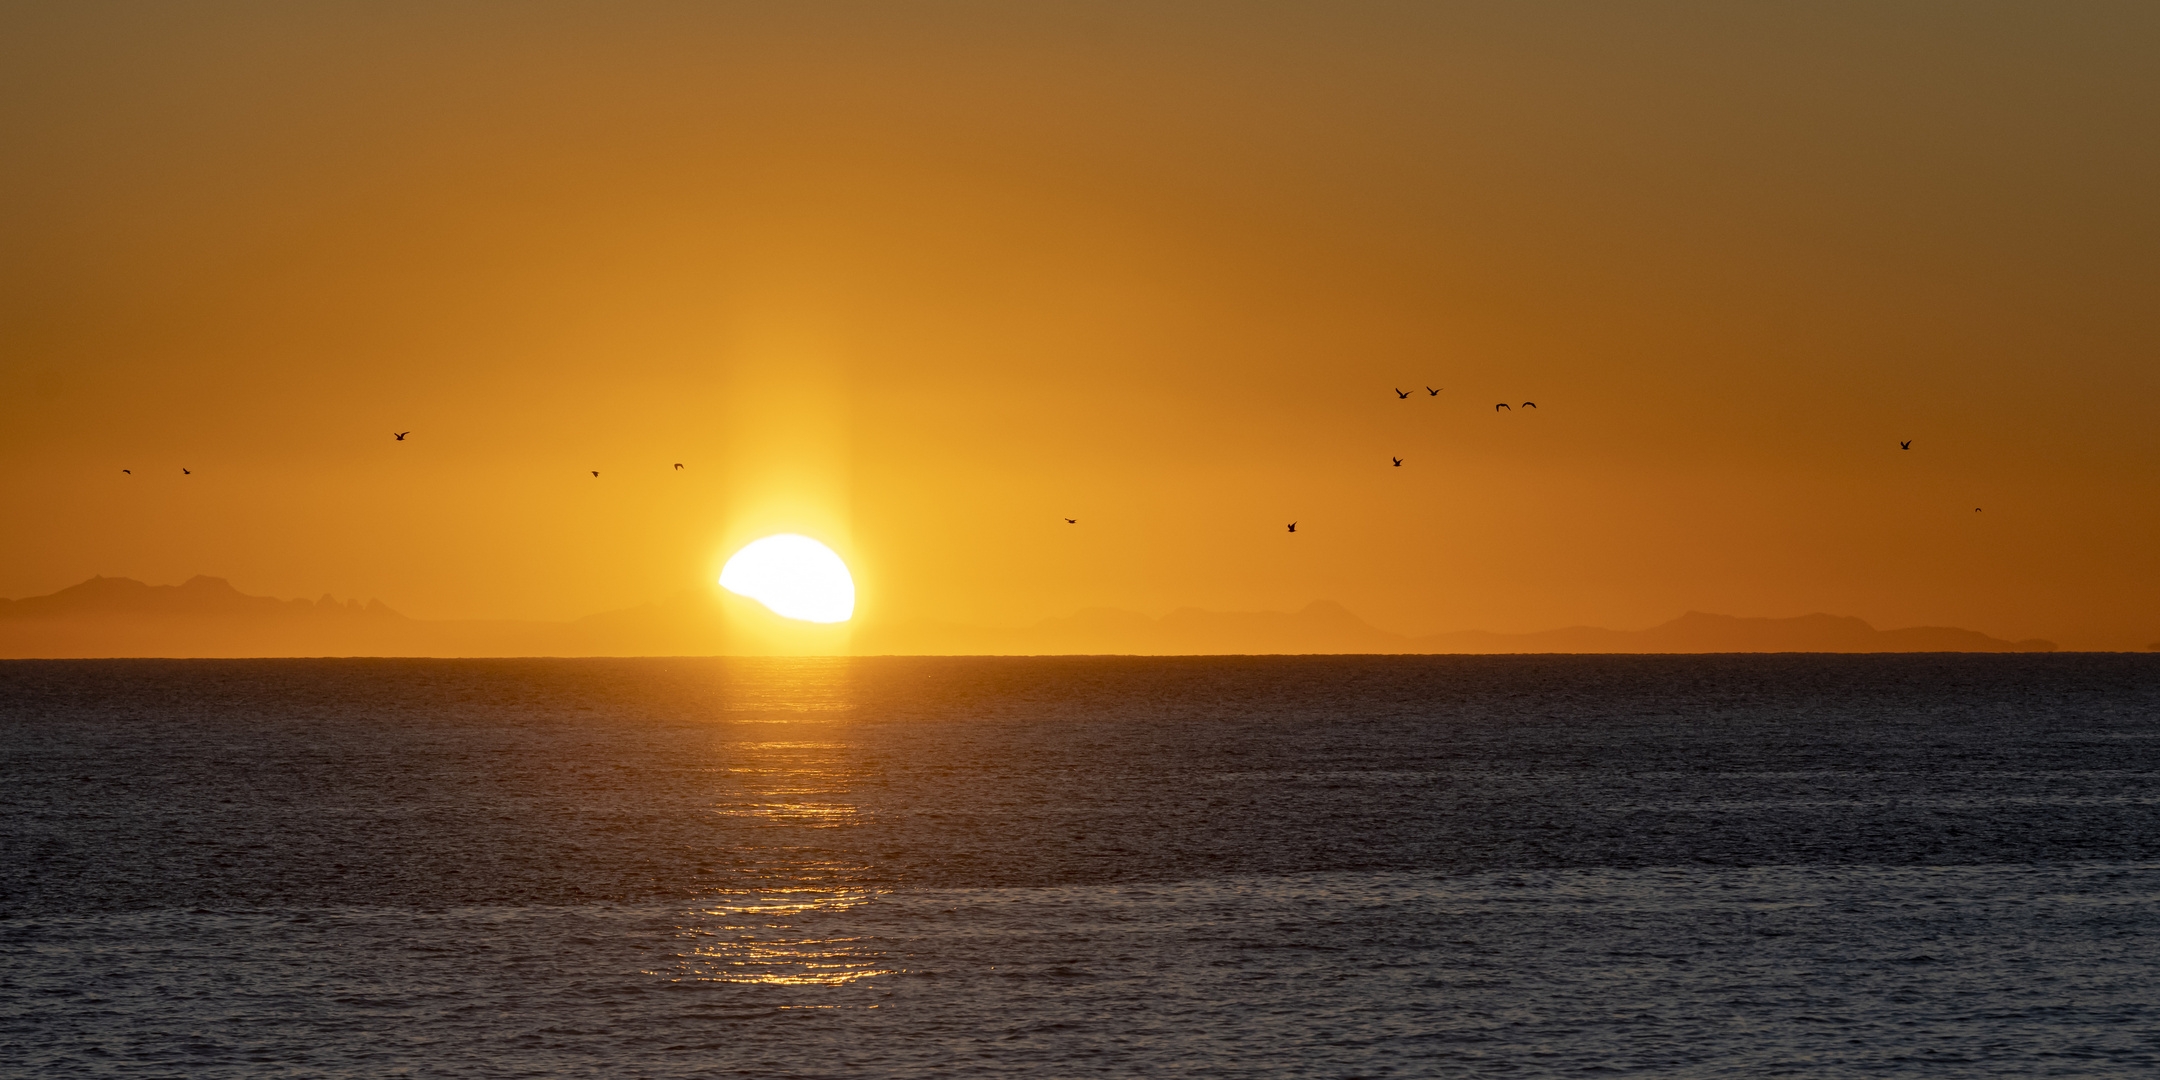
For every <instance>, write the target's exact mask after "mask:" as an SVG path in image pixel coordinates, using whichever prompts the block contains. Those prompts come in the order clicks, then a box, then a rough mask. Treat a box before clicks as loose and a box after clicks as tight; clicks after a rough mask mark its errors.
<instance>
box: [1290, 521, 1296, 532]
mask: <svg viewBox="0 0 2160 1080" xmlns="http://www.w3.org/2000/svg"><path fill="white" fill-rule="evenodd" d="M1290 531H1291V532H1296V531H1297V522H1295V521H1293V522H1291V523H1290Z"/></svg>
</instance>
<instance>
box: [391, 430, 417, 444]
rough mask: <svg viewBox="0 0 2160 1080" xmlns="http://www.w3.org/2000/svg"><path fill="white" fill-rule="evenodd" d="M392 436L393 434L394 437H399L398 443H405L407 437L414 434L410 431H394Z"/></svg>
mask: <svg viewBox="0 0 2160 1080" xmlns="http://www.w3.org/2000/svg"><path fill="white" fill-rule="evenodd" d="M390 434H392V435H395V436H397V441H399V442H404V441H405V436H407V435H410V434H412V432H410V431H393V432H391V433H390Z"/></svg>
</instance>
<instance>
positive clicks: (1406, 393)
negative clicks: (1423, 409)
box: [1395, 390, 1410, 401]
mask: <svg viewBox="0 0 2160 1080" xmlns="http://www.w3.org/2000/svg"><path fill="white" fill-rule="evenodd" d="M1409 396H1410V392H1409V391H1408V390H1397V391H1395V400H1397V401H1400V400H1402V399H1403V398H1406V397H1409Z"/></svg>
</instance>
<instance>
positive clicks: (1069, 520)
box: [1065, 518, 1080, 525]
mask: <svg viewBox="0 0 2160 1080" xmlns="http://www.w3.org/2000/svg"><path fill="white" fill-rule="evenodd" d="M1065 524H1067V525H1078V524H1080V523H1079V522H1077V521H1074V520H1073V519H1072V518H1066V519H1065Z"/></svg>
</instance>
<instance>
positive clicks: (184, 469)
mask: <svg viewBox="0 0 2160 1080" xmlns="http://www.w3.org/2000/svg"><path fill="white" fill-rule="evenodd" d="M180 475H182V476H193V475H195V474H194V473H191V472H189V471H187V467H186V466H184V465H183V466H181V468H180Z"/></svg>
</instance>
